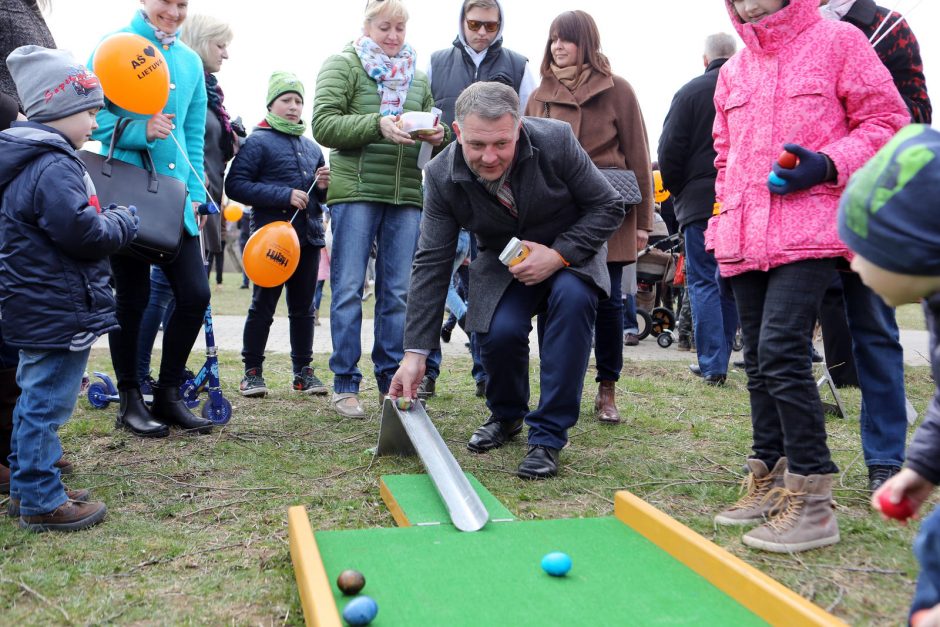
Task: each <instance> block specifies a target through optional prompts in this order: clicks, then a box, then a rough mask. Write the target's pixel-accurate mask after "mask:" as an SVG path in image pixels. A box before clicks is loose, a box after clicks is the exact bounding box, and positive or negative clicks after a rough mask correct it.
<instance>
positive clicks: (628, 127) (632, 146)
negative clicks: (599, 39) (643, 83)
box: [525, 71, 653, 263]
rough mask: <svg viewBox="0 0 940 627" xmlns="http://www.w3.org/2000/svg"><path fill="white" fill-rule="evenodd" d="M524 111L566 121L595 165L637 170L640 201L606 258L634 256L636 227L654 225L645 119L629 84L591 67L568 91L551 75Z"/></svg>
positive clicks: (611, 242)
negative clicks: (579, 83) (573, 89)
mask: <svg viewBox="0 0 940 627" xmlns="http://www.w3.org/2000/svg"><path fill="white" fill-rule="evenodd" d="M525 112H526V115H528V116H533V117H548V118H552V119H555V120H561V121H563V122H567V123H568V124H570V125H571V128H572V130H573V131H574V134H575V137H577V138H578V141H579V142H580V143H581V146H582V147H583V148H584V150H585V151H586V152H587V153H588V156H590V157H591V161H593V162H594V165H596V166H598V167H600V168H605V167H606V168H611V167H613V168H627V169H629V170H633V172H634V173H635V174H636V178H637V181H639V183H640V192H641V193H642V195H643V201H642V202H641V203H640V204H639V205H637V206H636V207H634V208H633V211H631V212H630V215H628V216H627V217H626V218H625V219H624V221H623V224H622V225H621V226H620V228H619V229H618V230H617V232H616V233H614V235H613V236H612V237H611V238H610V240H609V241H608V243H607V245H608V252H607V260H608V261H620V262H626V263H630V262H633V261H636V229H637V227H640V228H643V229H646V230H651V229H652V228H653V182H652V181H653V174H652V170H651V167H650V157H649V141H648V140H647V137H646V124H645V123H644V122H643V114H642V112H641V111H640V103H639V102H638V101H637V98H636V94H635V93H634V91H633V87H631V86H630V83H628V82H627V81H625V80H624V79H622V78H620V77H619V76H603V75H602V74H600V73H598V72H596V71H595V72H592V74H591V76H590V78H588V80H587V82H585V83H584V84H583V85H581V86H580V87H578V88H577V89H576V90H575V91H574V92H572V91H569V90H568V88H567V87H565V86H564V85H562V84H561V83H560V82H559V81H558V79H557V78H555V76H554V75H551V76H547V77H543V78H542V84H541V85H539V87H538V89H536V90H535V91H534V92H533V93H532V95H531V96H529V102H528V104H527V105H526V111H525Z"/></svg>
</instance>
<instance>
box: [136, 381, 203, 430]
mask: <svg viewBox="0 0 940 627" xmlns="http://www.w3.org/2000/svg"><path fill="white" fill-rule="evenodd" d="M150 411H152V412H153V415H154V417H155V418H156V419H157V420H159V421H160V422H164V423H166V424H168V425H176V426H177V427H179V428H180V429H183V430H185V431H196V432H197V433H209V432H211V431H212V422H211V421H210V420H206V419H205V418H200V417H199V416H196V415H195V414H193V413H192V412H191V411H189V408H188V407H186V404H185V403H183V401H182V399H180V390H179V388H178V387H176V386H175V385H174V386H170V387H164V386H162V385H154V386H153V405H152V406H151V408H150Z"/></svg>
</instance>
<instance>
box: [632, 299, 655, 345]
mask: <svg viewBox="0 0 940 627" xmlns="http://www.w3.org/2000/svg"><path fill="white" fill-rule="evenodd" d="M652 326H653V319H652V318H651V317H650V315H649V312H648V311H646V310H645V309H640V308H639V307H637V310H636V327H637V329H639V332H638V333H637V334H636V336H637V337H638V338H640V339H641V340H642V339H645V338H646V337H647V336H648V335H649V334H650V329H651V328H652Z"/></svg>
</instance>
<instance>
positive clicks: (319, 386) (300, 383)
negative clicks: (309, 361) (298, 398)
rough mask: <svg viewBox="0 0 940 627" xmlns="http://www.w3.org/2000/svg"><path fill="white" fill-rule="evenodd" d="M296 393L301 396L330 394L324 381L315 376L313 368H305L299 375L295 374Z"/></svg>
mask: <svg viewBox="0 0 940 627" xmlns="http://www.w3.org/2000/svg"><path fill="white" fill-rule="evenodd" d="M292 388H293V390H294V391H295V392H300V393H301V394H326V393H327V392H329V389H327V387H326V385H325V384H324V383H323V381H320V379H318V378H317V375H315V374H313V368H311V367H310V366H304V367H303V368H301V370H300V372H299V373H294V384H293V386H292Z"/></svg>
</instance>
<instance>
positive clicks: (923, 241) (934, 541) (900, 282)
mask: <svg viewBox="0 0 940 627" xmlns="http://www.w3.org/2000/svg"><path fill="white" fill-rule="evenodd" d="M938 195H940V133H938V132H937V131H935V130H933V129H931V128H930V127H929V126H924V125H921V124H912V125H910V126H908V127H906V128H904V129H902V130H901V131H900V132H899V133H898V134H897V135H895V136H894V139H892V140H891V141H890V142H888V144H887V145H885V147H884V148H882V149H881V150H880V151H879V152H878V153H877V154H876V155H875V156H874V157H873V158H872V159H871V161H869V162H868V163H867V164H865V166H864V167H862V168H861V169H860V170H858V171H857V172H856V173H855V174H854V175H853V176H852V179H851V180H850V181H849V184H848V185H847V186H846V188H845V193H844V194H843V196H842V202H841V205H840V207H839V236H840V237H841V238H842V240H843V241H844V242H845V243H846V244H847V245H848V246H849V248H851V249H852V251H853V252H855V255H856V256H855V258H854V259H853V260H852V269H853V270H855V271H856V272H858V273H859V275H860V276H861V277H862V281H864V282H865V284H866V285H868V287H870V288H872V289H873V290H874V291H875V292H877V293H878V294H879V295H880V296H881V297H882V298H884V300H885V302H887V303H888V304H889V305H891V306H892V307H896V306H898V305H903V304H905V303H909V302H913V301H917V300H922V302H923V308H924V314H925V316H926V318H927V328H928V330H929V331H930V363H931V366H932V368H933V378H934V381H936V382H940V341H938V340H940V336H938V333H940V203H938V202H937V197H938ZM937 484H940V390H938V391H937V392H936V393H935V396H934V398H933V400H932V401H931V403H930V405H929V406H928V407H927V416H926V417H925V418H924V422H923V423H922V424H921V425H920V427H918V428H917V431H915V432H914V439H913V440H912V441H911V444H910V446H909V447H908V449H907V460H906V462H905V464H904V468H903V469H902V470H901V472H900V473H898V474H896V475H895V476H893V477H892V478H890V479H888V480H887V481H886V482H885V483H884V485H882V486H881V488H879V489H878V490H877V491H876V492H875V493H874V494H873V495H872V506H873V507H874V508H875V509H877V510H879V511H881V512H882V513H883V514H887V513H891V514H892V516H893V517H895V518H898V517H903V514H897V513H894V512H891V511H890V510H891V509H895V508H898V506H899V505H900V504H902V502H903V503H904V504H905V505H906V506H909V508H910V511H914V512H916V511H917V510H918V509H919V508H920V507H921V506H922V505H923V504H924V502H925V501H926V500H927V498H928V497H929V496H930V493H931V492H932V491H933V489H934V486H936V485H937ZM889 505H890V506H893V507H890V508H889ZM908 515H910V514H909V513H908ZM914 553H915V555H916V556H917V559H918V561H919V562H920V567H921V568H920V575H919V576H918V578H917V589H916V591H915V593H914V601H913V603H912V605H911V617H910V619H911V620H910V622H911V624H913V625H918V624H920V625H938V624H940V508H936V509H934V511H933V513H932V514H930V515H929V516H928V517H927V518H926V520H924V522H923V523H921V525H920V532H919V533H918V535H917V539H916V540H915V541H914Z"/></svg>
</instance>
